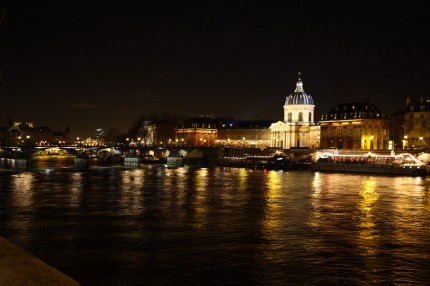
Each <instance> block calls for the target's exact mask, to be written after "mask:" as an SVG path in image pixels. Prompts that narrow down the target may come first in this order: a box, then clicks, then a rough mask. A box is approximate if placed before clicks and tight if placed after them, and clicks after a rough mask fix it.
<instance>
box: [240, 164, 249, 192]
mask: <svg viewBox="0 0 430 286" xmlns="http://www.w3.org/2000/svg"><path fill="white" fill-rule="evenodd" d="M238 177H239V178H238V179H239V186H238V190H239V191H240V192H244V191H246V189H247V188H248V171H247V170H246V169H245V168H240V169H239V175H238Z"/></svg>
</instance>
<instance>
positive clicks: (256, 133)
mask: <svg viewBox="0 0 430 286" xmlns="http://www.w3.org/2000/svg"><path fill="white" fill-rule="evenodd" d="M270 124H271V121H269V120H231V121H226V122H225V123H223V124H222V125H221V126H220V127H219V128H218V139H217V145H223V146H228V147H244V148H266V147H269V146H270V129H269V127H270Z"/></svg>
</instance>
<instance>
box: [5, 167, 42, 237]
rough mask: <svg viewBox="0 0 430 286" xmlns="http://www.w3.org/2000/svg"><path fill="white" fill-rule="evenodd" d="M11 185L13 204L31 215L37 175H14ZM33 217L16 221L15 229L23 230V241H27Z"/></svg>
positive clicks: (20, 218)
mask: <svg viewBox="0 0 430 286" xmlns="http://www.w3.org/2000/svg"><path fill="white" fill-rule="evenodd" d="M11 178H12V183H11V191H12V192H11V193H12V203H13V204H14V205H15V206H16V207H17V208H18V209H20V210H24V212H25V213H30V212H31V210H32V209H33V205H34V193H35V180H36V179H35V175H34V173H30V172H27V173H20V174H16V175H13V176H12V177H11ZM31 220H32V217H31V216H24V217H19V219H16V220H15V221H14V227H15V228H17V229H20V230H23V232H22V234H21V239H26V238H27V236H26V231H25V230H27V229H28V227H29V226H30V224H31Z"/></svg>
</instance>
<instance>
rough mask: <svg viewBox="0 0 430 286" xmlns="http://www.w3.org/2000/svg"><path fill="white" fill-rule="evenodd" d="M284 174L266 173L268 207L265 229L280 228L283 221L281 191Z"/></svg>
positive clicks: (266, 208) (266, 207) (266, 209)
mask: <svg viewBox="0 0 430 286" xmlns="http://www.w3.org/2000/svg"><path fill="white" fill-rule="evenodd" d="M282 175H283V172H277V171H268V172H267V173H266V178H267V179H266V187H267V193H266V206H265V220H264V227H265V228H267V229H270V230H272V231H273V230H274V229H275V228H276V227H278V226H279V225H280V224H281V222H282V221H283V219H282V211H283V210H282V201H281V191H282V190H283V188H282V187H283V185H282Z"/></svg>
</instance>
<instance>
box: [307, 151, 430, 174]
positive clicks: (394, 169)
mask: <svg viewBox="0 0 430 286" xmlns="http://www.w3.org/2000/svg"><path fill="white" fill-rule="evenodd" d="M316 157H317V159H316V160H315V162H313V163H312V165H311V168H312V170H314V171H326V172H348V173H373V174H383V175H404V176H425V175H426V166H425V164H424V163H423V162H421V161H420V160H418V159H417V158H415V157H414V156H413V155H412V154H409V153H402V154H398V155H396V154H394V153H391V154H390V155H382V154H375V153H371V152H368V153H362V154H359V153H357V154H338V152H337V151H334V152H332V153H331V152H324V153H318V154H317V155H316Z"/></svg>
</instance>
